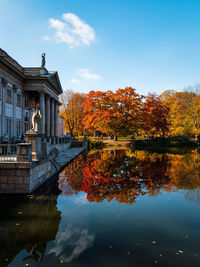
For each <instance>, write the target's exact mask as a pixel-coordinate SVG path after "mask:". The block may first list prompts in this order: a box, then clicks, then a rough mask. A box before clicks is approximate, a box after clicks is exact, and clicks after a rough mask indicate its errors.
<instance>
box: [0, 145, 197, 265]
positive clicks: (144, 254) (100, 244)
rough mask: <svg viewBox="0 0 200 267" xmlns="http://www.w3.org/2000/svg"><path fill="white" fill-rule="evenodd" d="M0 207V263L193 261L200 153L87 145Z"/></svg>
mask: <svg viewBox="0 0 200 267" xmlns="http://www.w3.org/2000/svg"><path fill="white" fill-rule="evenodd" d="M0 214H1V215H0V216H1V220H0V247H1V250H0V259H1V260H0V266H9V267H18V266H19V267H21V266H26V267H28V266H30V267H34V266H45V267H46V266H48V267H56V266H69V267H86V266H87V267H90V266H91V267H94V266H95V267H98V266H99V267H100V266H101V267H102V266H106V267H107V266H109V267H110V266H114V267H129V266H130V267H132V266H136V267H137V266H141V267H146V266H148V267H149V266H162V267H165V266H170V267H173V266H181V267H184V266H187V267H188V266H191V267H195V266H199V264H200V247H199V244H200V154H199V153H198V152H197V151H190V152H187V153H186V152H182V153H181V154H178V153H175V152H174V153H172V152H171V153H153V152H145V151H132V150H130V149H125V148H124V149H123V148H121V149H103V150H102V151H90V152H89V153H88V155H87V157H86V155H79V156H78V157H77V158H76V159H75V160H74V161H73V162H72V163H70V164H69V165H68V166H67V167H66V168H65V169H64V170H63V171H62V172H61V173H60V174H59V176H56V177H54V178H53V179H51V181H49V182H48V183H46V184H45V185H44V186H43V187H42V188H41V189H40V190H39V191H37V192H35V193H34V194H32V195H28V196H1V197H0Z"/></svg>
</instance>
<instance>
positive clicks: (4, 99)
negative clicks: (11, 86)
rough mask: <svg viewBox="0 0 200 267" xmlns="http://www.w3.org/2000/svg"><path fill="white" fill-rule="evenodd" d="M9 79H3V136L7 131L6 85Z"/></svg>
mask: <svg viewBox="0 0 200 267" xmlns="http://www.w3.org/2000/svg"><path fill="white" fill-rule="evenodd" d="M7 83H8V81H7V80H6V79H2V102H1V118H2V124H1V136H2V137H3V136H4V135H5V133H6V117H5V103H6V87H7Z"/></svg>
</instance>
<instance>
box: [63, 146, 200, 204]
mask: <svg viewBox="0 0 200 267" xmlns="http://www.w3.org/2000/svg"><path fill="white" fill-rule="evenodd" d="M60 180H61V182H60V189H62V191H63V194H66V195H69V194H73V193H77V192H79V191H84V192H86V193H87V199H88V200H89V201H90V202H92V201H96V202H102V201H103V200H105V199H106V200H107V201H111V200H112V199H115V200H117V201H118V202H123V203H129V204H131V203H133V202H135V200H136V198H137V197H138V196H139V195H145V194H148V195H149V196H156V195H158V194H160V192H161V191H162V190H164V191H166V192H169V191H172V190H173V191H174V190H177V189H185V190H194V189H196V188H200V155H199V154H198V153H197V152H195V151H192V152H191V153H188V154H185V155H179V154H157V153H148V152H144V151H136V152H131V151H130V150H103V152H102V153H100V152H97V153H91V154H90V153H89V155H88V158H87V163H86V165H84V163H83V160H82V159H81V157H79V158H77V160H76V161H75V162H74V163H72V164H71V165H69V166H68V167H67V168H66V169H65V172H64V173H63V174H62V175H61V178H60ZM69 186H70V187H69ZM67 188H71V191H69V190H67ZM192 192H193V193H192ZM191 194H193V196H191ZM186 196H187V197H189V196H190V197H189V198H190V199H196V200H197V199H198V196H197V192H196V191H191V192H190V194H189V193H187V194H186Z"/></svg>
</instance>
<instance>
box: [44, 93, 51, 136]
mask: <svg viewBox="0 0 200 267" xmlns="http://www.w3.org/2000/svg"><path fill="white" fill-rule="evenodd" d="M45 135H46V136H47V137H50V98H49V95H46V112H45Z"/></svg>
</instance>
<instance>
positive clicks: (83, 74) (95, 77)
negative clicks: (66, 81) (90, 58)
mask: <svg viewBox="0 0 200 267" xmlns="http://www.w3.org/2000/svg"><path fill="white" fill-rule="evenodd" d="M78 75H79V76H80V77H82V78H84V79H87V80H99V79H101V76H100V75H98V74H94V73H90V72H89V70H88V69H80V70H78Z"/></svg>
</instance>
